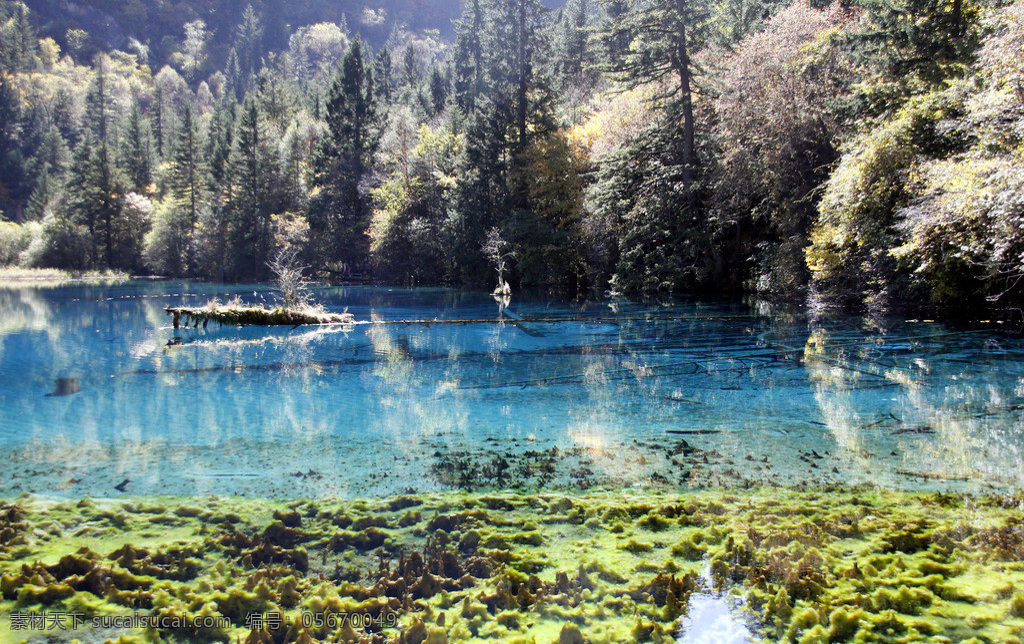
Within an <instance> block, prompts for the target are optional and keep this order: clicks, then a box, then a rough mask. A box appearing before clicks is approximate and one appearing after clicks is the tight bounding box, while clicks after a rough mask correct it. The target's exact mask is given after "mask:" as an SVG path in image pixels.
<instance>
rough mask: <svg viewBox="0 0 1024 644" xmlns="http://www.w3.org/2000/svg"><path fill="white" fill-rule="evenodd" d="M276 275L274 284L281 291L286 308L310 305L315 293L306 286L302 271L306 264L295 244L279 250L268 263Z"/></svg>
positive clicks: (303, 307) (307, 306) (302, 307)
mask: <svg viewBox="0 0 1024 644" xmlns="http://www.w3.org/2000/svg"><path fill="white" fill-rule="evenodd" d="M267 266H269V267H270V272H271V273H272V274H273V276H274V284H276V285H277V290H279V291H281V299H282V300H283V302H284V308H285V309H300V308H301V309H305V308H309V307H310V301H311V300H312V297H313V294H312V293H310V292H309V289H308V288H306V284H307V282H306V280H305V279H304V278H303V277H302V272H303V271H304V270H306V268H307V267H306V266H303V265H301V264H300V263H299V250H298V248H297V247H295V246H285V247H284V248H281V249H280V250H278V251H277V254H275V255H274V259H273V260H272V261H271V262H269V263H268V264H267Z"/></svg>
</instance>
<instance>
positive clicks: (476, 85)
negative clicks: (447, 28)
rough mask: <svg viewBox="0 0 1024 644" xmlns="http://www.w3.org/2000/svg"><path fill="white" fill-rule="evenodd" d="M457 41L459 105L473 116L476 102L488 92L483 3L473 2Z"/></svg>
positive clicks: (458, 28) (456, 82) (457, 102)
mask: <svg viewBox="0 0 1024 644" xmlns="http://www.w3.org/2000/svg"><path fill="white" fill-rule="evenodd" d="M456 32H457V36H456V39H455V54H454V59H455V81H454V86H455V87H454V89H455V101H456V104H458V106H459V107H460V108H462V111H463V112H464V113H466V114H469V113H470V112H472V111H473V109H474V108H475V107H476V98H477V97H478V96H479V95H480V94H482V93H483V92H484V91H485V90H484V83H485V74H486V68H485V64H484V46H483V38H484V11H483V7H482V6H481V4H480V0H470V2H469V4H467V5H466V9H465V11H464V12H463V14H462V19H461V20H460V21H459V22H458V23H457V24H456Z"/></svg>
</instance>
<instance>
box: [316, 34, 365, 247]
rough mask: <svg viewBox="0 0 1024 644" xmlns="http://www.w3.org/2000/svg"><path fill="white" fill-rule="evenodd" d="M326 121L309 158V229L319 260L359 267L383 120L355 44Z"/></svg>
mask: <svg viewBox="0 0 1024 644" xmlns="http://www.w3.org/2000/svg"><path fill="white" fill-rule="evenodd" d="M325 116H326V118H325V120H326V122H327V132H326V133H325V134H324V135H323V137H322V138H321V139H320V142H319V145H318V146H317V149H316V153H315V154H314V157H313V176H312V188H313V192H314V197H313V198H312V199H311V201H310V206H309V222H310V229H311V232H313V234H314V235H315V236H316V237H317V241H318V246H319V249H318V250H319V253H320V256H321V257H323V258H325V259H326V260H328V261H347V262H361V261H364V260H365V259H366V257H367V252H368V250H369V248H368V242H367V239H366V235H364V234H363V232H364V231H365V230H366V228H367V226H368V224H369V218H370V203H369V198H368V195H367V194H366V193H365V191H364V189H363V187H362V184H363V182H364V181H366V179H367V178H368V176H369V173H370V169H371V168H372V164H373V155H374V153H375V152H376V150H377V146H378V145H379V142H380V135H381V120H382V119H381V115H380V113H379V108H378V104H377V96H376V92H375V91H374V88H373V77H372V73H371V72H370V70H369V69H367V68H366V67H365V61H364V59H363V45H362V42H361V41H360V40H359V38H356V39H355V40H354V41H353V42H352V45H351V47H350V48H349V50H348V52H347V53H346V54H345V57H344V58H343V59H342V62H341V70H340V72H339V73H338V75H337V76H336V77H335V79H334V82H333V83H332V84H331V89H330V92H329V94H328V97H327V104H326V115H325Z"/></svg>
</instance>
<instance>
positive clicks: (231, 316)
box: [164, 302, 355, 329]
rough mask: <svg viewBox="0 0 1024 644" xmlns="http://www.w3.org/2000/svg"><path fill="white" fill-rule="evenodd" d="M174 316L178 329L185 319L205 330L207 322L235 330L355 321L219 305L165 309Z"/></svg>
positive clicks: (315, 312) (305, 311) (309, 310)
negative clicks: (232, 326)
mask: <svg viewBox="0 0 1024 644" xmlns="http://www.w3.org/2000/svg"><path fill="white" fill-rule="evenodd" d="M164 310H165V311H167V313H168V314H169V315H171V316H172V322H173V324H174V328H175V329H177V328H179V327H180V326H181V321H182V319H183V318H184V320H185V326H189V325H191V326H199V325H200V324H202V325H203V326H204V327H205V326H206V324H207V322H211V321H212V322H217V323H219V324H230V325H234V326H249V325H255V326H299V325H305V324H351V323H352V322H353V321H354V320H355V318H353V317H352V314H351V313H329V312H327V311H324V310H322V309H318V308H314V307H304V308H291V309H289V308H285V307H278V308H276V309H268V308H265V307H262V306H243V305H239V304H227V305H223V306H220V305H218V304H217V303H216V302H210V303H209V304H207V305H205V306H201V307H190V306H168V307H165V308H164Z"/></svg>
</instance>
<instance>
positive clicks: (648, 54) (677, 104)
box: [603, 0, 710, 211]
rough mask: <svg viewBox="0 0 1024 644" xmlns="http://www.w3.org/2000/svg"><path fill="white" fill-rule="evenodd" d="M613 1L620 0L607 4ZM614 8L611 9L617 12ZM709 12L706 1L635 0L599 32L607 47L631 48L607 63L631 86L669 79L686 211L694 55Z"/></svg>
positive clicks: (690, 195) (692, 200) (691, 195)
mask: <svg viewBox="0 0 1024 644" xmlns="http://www.w3.org/2000/svg"><path fill="white" fill-rule="evenodd" d="M610 1H611V2H612V3H617V2H618V0H610ZM620 9H621V7H620V6H618V4H615V5H614V8H612V9H611V10H612V11H614V12H618V11H619V10H620ZM709 18H710V8H709V6H708V4H707V3H706V0H644V1H640V0H633V1H632V3H631V4H630V5H628V8H627V9H625V10H624V11H622V12H621V13H619V15H618V16H617V17H616V18H615V19H614V20H613V21H612V22H611V24H610V26H609V28H608V29H607V30H606V31H605V33H604V34H603V37H604V39H605V42H606V43H612V44H613V45H614V46H621V44H622V43H624V42H628V43H629V46H628V48H627V49H625V50H624V51H621V52H620V55H618V56H613V57H612V58H611V60H610V68H611V70H612V71H613V72H614V73H616V74H617V75H618V77H619V78H620V79H621V80H622V81H624V82H625V83H627V84H628V85H630V86H636V85H641V84H644V83H652V82H661V81H667V82H668V84H669V87H670V88H671V89H670V90H669V92H668V95H667V96H665V97H663V98H666V99H671V102H670V103H669V104H668V105H667V107H668V109H670V110H677V113H678V114H679V115H680V116H681V120H682V123H683V128H682V140H681V157H680V162H681V164H682V168H681V176H682V183H683V190H684V191H685V192H686V195H687V197H686V203H687V207H688V208H689V209H690V210H691V211H693V210H694V208H695V207H696V192H695V191H694V189H693V183H694V171H695V164H696V157H695V150H696V147H695V137H696V124H695V121H694V112H693V84H694V82H693V77H694V70H695V67H694V63H693V61H692V57H693V52H695V51H697V50H699V49H700V47H701V46H702V44H703V43H704V41H705V38H706V35H707V34H706V31H707V26H708V20H709Z"/></svg>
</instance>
